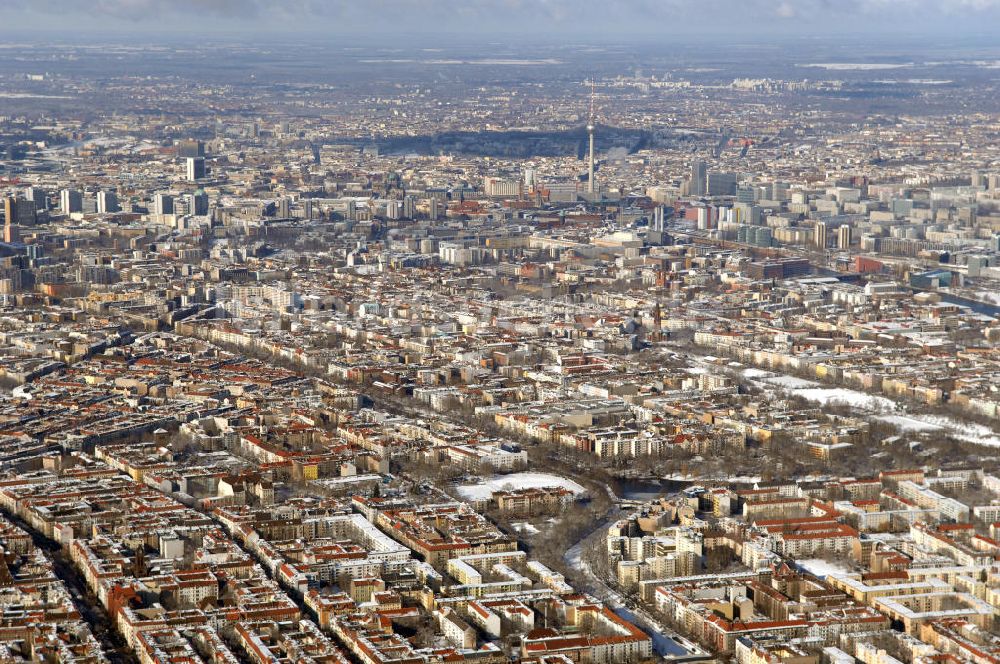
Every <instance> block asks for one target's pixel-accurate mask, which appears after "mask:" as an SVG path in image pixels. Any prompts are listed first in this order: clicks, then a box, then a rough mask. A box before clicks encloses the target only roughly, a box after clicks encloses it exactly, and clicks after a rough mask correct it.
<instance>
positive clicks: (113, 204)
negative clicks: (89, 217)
mask: <svg viewBox="0 0 1000 664" xmlns="http://www.w3.org/2000/svg"><path fill="white" fill-rule="evenodd" d="M97 211H98V212H100V213H101V214H108V213H110V212H121V208H120V207H119V206H118V196H117V195H116V194H115V192H113V191H99V192H97Z"/></svg>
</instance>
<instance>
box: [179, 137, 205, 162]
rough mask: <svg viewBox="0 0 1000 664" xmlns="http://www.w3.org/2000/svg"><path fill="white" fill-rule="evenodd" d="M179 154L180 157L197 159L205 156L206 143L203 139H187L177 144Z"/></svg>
mask: <svg viewBox="0 0 1000 664" xmlns="http://www.w3.org/2000/svg"><path fill="white" fill-rule="evenodd" d="M177 156H178V157H179V158H180V159H196V158H198V157H204V156H205V144H204V143H202V142H201V141H195V140H187V141H181V142H180V143H178V144H177Z"/></svg>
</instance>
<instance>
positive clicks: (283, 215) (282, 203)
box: [275, 197, 292, 219]
mask: <svg viewBox="0 0 1000 664" xmlns="http://www.w3.org/2000/svg"><path fill="white" fill-rule="evenodd" d="M276 207H277V213H276V215H275V216H276V217H278V219H288V218H289V217H291V216H292V203H291V201H289V200H288V198H286V197H281V198H279V199H278V205H277V206H276Z"/></svg>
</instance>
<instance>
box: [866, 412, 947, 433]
mask: <svg viewBox="0 0 1000 664" xmlns="http://www.w3.org/2000/svg"><path fill="white" fill-rule="evenodd" d="M877 419H879V420H881V421H882V422H888V423H889V424H894V425H896V426H897V427H899V428H900V429H902V430H903V431H910V432H914V431H940V430H941V429H943V428H944V427H942V426H939V425H937V424H931V423H930V422H924V421H923V420H918V419H917V418H915V417H907V416H905V415H883V416H882V417H879V418H877Z"/></svg>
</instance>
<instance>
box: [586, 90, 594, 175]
mask: <svg viewBox="0 0 1000 664" xmlns="http://www.w3.org/2000/svg"><path fill="white" fill-rule="evenodd" d="M587 134H588V136H589V138H590V154H589V155H588V157H587V193H589V194H592V193H594V77H593V76H591V77H590V120H589V121H588V123H587Z"/></svg>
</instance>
